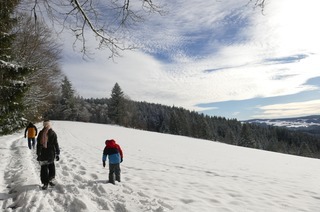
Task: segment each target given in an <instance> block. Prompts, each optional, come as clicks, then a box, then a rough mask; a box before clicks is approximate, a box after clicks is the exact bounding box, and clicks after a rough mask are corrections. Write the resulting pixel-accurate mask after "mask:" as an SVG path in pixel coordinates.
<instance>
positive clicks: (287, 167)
mask: <svg viewBox="0 0 320 212" xmlns="http://www.w3.org/2000/svg"><path fill="white" fill-rule="evenodd" d="M53 129H54V130H55V131H56V133H57V134H58V139H59V144H60V146H61V159H60V161H59V162H56V169H57V176H56V178H57V181H58V185H56V187H55V188H53V189H49V190H48V191H42V190H40V189H39V185H40V179H39V165H38V163H37V161H36V160H35V152H34V151H31V150H29V149H28V148H27V142H26V139H25V138H23V137H22V135H23V132H22V131H21V132H20V133H18V134H14V135H10V136H3V137H0V156H1V163H0V207H1V210H2V211H23V212H25V211H45V212H47V211H48V212H50V211H72V212H79V211H90V212H94V211H117V212H129V211H130V212H140V211H150V212H151V211H154V212H162V211H179V212H180V211H181V212H185V211H192V212H195V211H201V212H204V211H208V212H209V211H210V212H212V211H218V212H220V211H223V212H224V211H235V212H239V211H246V212H247V211H252V212H253V211H254V212H257V211H259V212H260V211H265V212H270V211H273V212H274V211H276V212H278V211H279V212H281V211H310V212H314V211H320V184H319V179H320V168H319V167H320V160H317V159H311V158H303V157H297V156H291V155H284V154H279V153H272V152H265V151H260V150H255V149H247V148H242V147H236V146H230V145H226V144H222V143H218V142H211V141H206V140H200V139H192V138H187V137H182V136H172V135H165V134H159V133H151V132H145V131H140V130H133V129H127V128H122V127H116V126H110V125H99V124H90V123H78V122H63V121H53ZM110 138H114V139H115V140H116V141H117V142H118V143H119V144H120V145H121V147H122V149H123V152H124V162H123V163H122V164H121V168H122V182H121V183H117V184H116V185H112V184H107V183H106V181H107V176H108V169H107V168H103V167H102V163H101V157H102V150H103V148H104V141H105V140H106V139H110Z"/></svg>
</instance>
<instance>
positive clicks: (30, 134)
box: [24, 123, 38, 138]
mask: <svg viewBox="0 0 320 212" xmlns="http://www.w3.org/2000/svg"><path fill="white" fill-rule="evenodd" d="M27 132H28V138H35V137H36V136H37V134H38V129H37V128H36V126H34V124H32V123H29V124H28V126H27V128H26V130H25V131H24V137H26V136H27Z"/></svg>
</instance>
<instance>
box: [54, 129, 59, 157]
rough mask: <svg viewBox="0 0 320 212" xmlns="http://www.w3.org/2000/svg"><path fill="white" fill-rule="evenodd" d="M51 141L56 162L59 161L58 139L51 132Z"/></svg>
mask: <svg viewBox="0 0 320 212" xmlns="http://www.w3.org/2000/svg"><path fill="white" fill-rule="evenodd" d="M52 132H53V133H52V140H53V145H54V150H55V153H56V160H57V161H58V160H60V157H59V155H60V147H59V143H58V137H57V134H56V133H55V132H54V131H52Z"/></svg>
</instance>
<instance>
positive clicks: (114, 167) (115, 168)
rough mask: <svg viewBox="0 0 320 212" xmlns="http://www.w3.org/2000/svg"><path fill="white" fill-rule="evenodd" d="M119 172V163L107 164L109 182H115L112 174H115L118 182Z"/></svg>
mask: <svg viewBox="0 0 320 212" xmlns="http://www.w3.org/2000/svg"><path fill="white" fill-rule="evenodd" d="M120 172H121V170H120V163H116V164H109V182H110V183H113V184H114V183H115V182H114V176H116V181H118V182H120Z"/></svg>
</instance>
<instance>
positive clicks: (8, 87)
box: [0, 0, 31, 134]
mask: <svg viewBox="0 0 320 212" xmlns="http://www.w3.org/2000/svg"><path fill="white" fill-rule="evenodd" d="M17 4H18V1H14V0H11V1H3V0H1V1H0V134H6V133H10V132H12V131H14V130H17V129H19V128H21V127H23V126H24V120H23V112H24V111H23V110H24V107H23V104H22V100H23V95H24V93H25V92H26V91H27V84H26V83H25V82H24V76H25V75H27V74H28V73H29V72H30V71H31V69H28V68H25V67H23V66H21V65H19V63H18V62H17V61H15V60H14V59H15V58H13V56H12V51H11V46H12V42H13V40H14V38H15V34H13V33H12V28H13V27H14V25H15V24H16V19H15V18H14V17H13V12H14V9H15V6H16V5H17Z"/></svg>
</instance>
